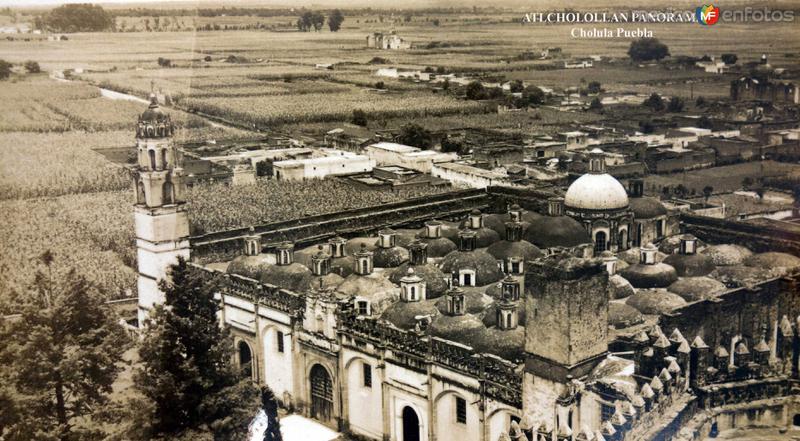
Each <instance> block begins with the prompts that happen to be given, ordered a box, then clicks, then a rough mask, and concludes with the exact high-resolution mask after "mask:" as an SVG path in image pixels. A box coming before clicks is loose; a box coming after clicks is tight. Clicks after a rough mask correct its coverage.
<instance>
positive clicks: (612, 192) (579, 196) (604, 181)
mask: <svg viewBox="0 0 800 441" xmlns="http://www.w3.org/2000/svg"><path fill="white" fill-rule="evenodd" d="M628 204H629V202H628V192H626V191H625V187H623V186H622V184H620V183H619V181H617V180H616V179H615V178H614V177H613V176H611V175H609V174H607V173H602V174H600V173H587V174H585V175H583V176H581V177H580V178H578V179H577V180H576V181H575V182H573V183H572V185H570V186H569V188H568V189H567V193H566V195H565V196H564V205H565V206H567V207H569V208H574V209H578V210H618V209H623V208H627V207H628Z"/></svg>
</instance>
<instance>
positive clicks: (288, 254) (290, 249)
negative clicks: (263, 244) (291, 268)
mask: <svg viewBox="0 0 800 441" xmlns="http://www.w3.org/2000/svg"><path fill="white" fill-rule="evenodd" d="M275 260H276V261H277V262H278V265H280V266H287V265H291V264H292V263H293V262H294V244H292V243H291V242H281V243H279V244H278V246H276V247H275Z"/></svg>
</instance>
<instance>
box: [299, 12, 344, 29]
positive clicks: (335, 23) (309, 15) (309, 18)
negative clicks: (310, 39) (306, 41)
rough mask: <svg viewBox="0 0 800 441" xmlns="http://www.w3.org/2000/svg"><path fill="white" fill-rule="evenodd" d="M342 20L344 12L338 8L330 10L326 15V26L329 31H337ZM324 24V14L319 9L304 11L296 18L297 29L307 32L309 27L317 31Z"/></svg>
mask: <svg viewBox="0 0 800 441" xmlns="http://www.w3.org/2000/svg"><path fill="white" fill-rule="evenodd" d="M343 22H344V14H342V11H340V10H338V9H334V10H333V11H331V13H330V15H329V16H328V28H329V29H330V30H331V32H337V31H338V30H339V29H341V27H342V23H343ZM324 24H325V16H324V15H323V14H322V13H321V12H319V11H305V12H303V14H302V15H300V17H299V18H298V19H297V29H298V30H300V31H302V32H309V31H310V30H311V29H313V30H315V31H317V32H319V30H320V29H322V26H323V25H324Z"/></svg>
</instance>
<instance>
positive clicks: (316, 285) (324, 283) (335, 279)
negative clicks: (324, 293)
mask: <svg viewBox="0 0 800 441" xmlns="http://www.w3.org/2000/svg"><path fill="white" fill-rule="evenodd" d="M342 282H344V278H343V277H342V276H340V275H338V274H334V273H328V274H326V275H324V276H314V277H313V278H312V279H311V281H310V282H309V283H308V288H309V289H325V288H336V287H337V286H339V285H340V284H341V283H342Z"/></svg>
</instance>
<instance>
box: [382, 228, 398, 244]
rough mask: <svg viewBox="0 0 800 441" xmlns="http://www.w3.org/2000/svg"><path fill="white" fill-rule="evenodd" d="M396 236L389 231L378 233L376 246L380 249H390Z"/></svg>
mask: <svg viewBox="0 0 800 441" xmlns="http://www.w3.org/2000/svg"><path fill="white" fill-rule="evenodd" d="M396 239H397V234H396V233H395V232H394V231H393V230H390V229H388V228H387V229H385V230H381V231H378V246H380V247H381V248H392V247H393V246H394V245H395V241H396Z"/></svg>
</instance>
